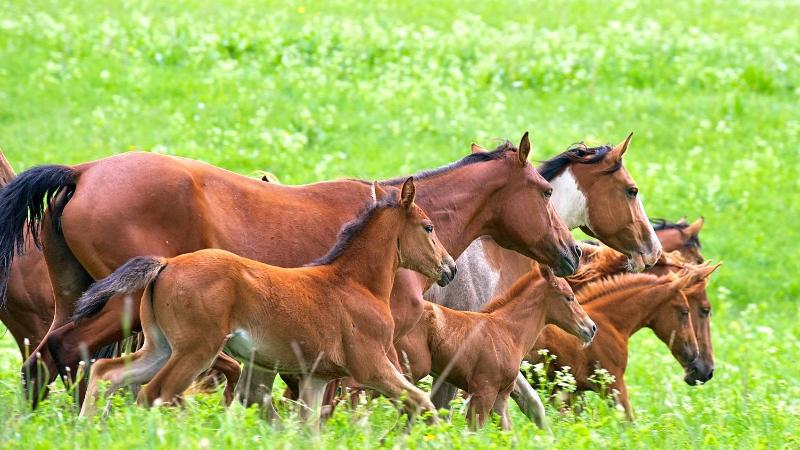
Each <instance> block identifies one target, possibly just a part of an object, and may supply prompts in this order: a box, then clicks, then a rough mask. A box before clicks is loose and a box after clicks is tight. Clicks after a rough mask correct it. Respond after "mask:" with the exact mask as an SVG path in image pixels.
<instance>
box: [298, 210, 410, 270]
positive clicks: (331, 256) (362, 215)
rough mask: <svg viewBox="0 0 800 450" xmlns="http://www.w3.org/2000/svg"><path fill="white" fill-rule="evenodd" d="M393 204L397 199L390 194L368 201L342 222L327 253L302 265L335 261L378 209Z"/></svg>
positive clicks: (325, 263) (324, 263) (317, 264)
mask: <svg viewBox="0 0 800 450" xmlns="http://www.w3.org/2000/svg"><path fill="white" fill-rule="evenodd" d="M395 206H397V199H396V198H395V196H394V195H391V194H389V195H387V196H386V197H384V198H382V199H381V200H378V201H377V202H370V203H369V204H368V205H367V206H365V207H364V208H363V209H362V210H361V211H360V212H359V213H358V215H357V216H356V218H355V219H353V220H351V221H350V222H347V223H346V224H344V226H343V227H342V229H341V230H340V231H339V235H338V236H337V237H336V243H335V244H334V245H333V247H331V249H330V250H328V253H326V254H325V255H324V256H321V257H319V258H317V259H315V260H314V261H311V262H310V263H308V264H305V265H304V267H311V266H324V265H327V264H331V263H332V262H334V261H336V259H337V258H338V257H339V256H341V255H342V253H344V251H345V250H347V248H348V247H350V244H352V243H353V239H355V237H356V236H358V234H359V233H361V231H362V230H363V229H364V227H366V226H367V224H368V223H369V222H370V220H371V219H372V218H373V216H375V214H376V213H377V212H378V211H380V210H382V209H385V208H391V207H395Z"/></svg>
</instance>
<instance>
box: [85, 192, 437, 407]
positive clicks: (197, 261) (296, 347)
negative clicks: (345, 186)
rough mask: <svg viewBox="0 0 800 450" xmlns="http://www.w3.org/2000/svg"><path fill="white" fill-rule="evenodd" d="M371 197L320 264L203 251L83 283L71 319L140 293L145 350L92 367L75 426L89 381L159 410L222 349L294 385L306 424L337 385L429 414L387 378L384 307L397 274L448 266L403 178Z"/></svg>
mask: <svg viewBox="0 0 800 450" xmlns="http://www.w3.org/2000/svg"><path fill="white" fill-rule="evenodd" d="M373 189H375V191H376V200H375V202H374V203H372V204H370V205H369V206H368V207H367V208H366V209H364V211H363V212H362V213H361V214H360V215H359V216H358V218H357V219H355V220H354V221H353V222H351V223H349V224H347V225H346V226H345V227H344V228H343V229H342V232H341V233H340V234H339V238H338V240H337V242H336V244H335V245H334V246H333V248H332V249H331V250H329V251H328V253H327V254H326V255H325V256H323V257H321V258H320V259H318V260H316V261H314V262H312V263H310V264H308V265H306V266H305V267H300V268H291V269H286V268H282V267H277V266H270V265H267V264H263V263H260V262H258V261H254V260H250V259H246V258H243V257H240V256H237V255H235V254H233V253H230V252H227V251H224V250H216V249H207V250H199V251H196V252H194V253H188V254H184V255H180V256H177V257H174V258H157V257H137V258H134V259H132V260H130V261H129V262H127V263H126V264H124V265H123V266H122V267H120V268H119V269H117V271H115V272H114V273H113V274H111V275H110V276H109V277H108V278H106V279H103V280H101V281H98V282H97V283H95V284H94V285H93V286H92V287H91V288H90V289H89V290H88V291H87V292H86V293H85V294H84V295H83V296H82V297H81V299H80V300H79V302H78V306H77V308H76V319H78V320H79V319H80V318H83V317H87V316H89V315H91V314H93V313H96V312H97V311H99V310H101V309H102V308H103V306H104V304H105V303H106V302H108V300H109V299H110V298H111V297H112V296H113V295H119V294H132V293H134V292H138V291H140V290H141V289H142V288H145V290H144V294H143V299H142V301H141V302H140V307H141V312H140V317H141V319H142V329H143V331H144V335H145V339H144V346H143V348H142V349H141V350H139V351H137V352H136V353H134V354H133V355H132V356H131V357H130V358H129V357H120V358H115V359H103V360H100V361H98V362H96V363H95V364H94V366H93V367H92V371H91V377H90V382H89V389H88V393H87V395H88V398H87V399H86V401H85V402H84V404H83V409H82V411H81V415H91V414H93V413H94V410H95V407H96V394H97V391H98V383H99V382H100V381H111V383H112V384H111V387H110V389H109V392H113V391H114V390H116V389H117V388H119V387H121V386H122V385H125V384H134V383H135V384H143V383H148V384H147V385H146V386H145V388H144V390H142V391H141V393H140V395H139V398H138V402H139V403H140V404H144V405H153V404H157V403H160V402H165V403H171V402H173V401H175V400H176V399H177V397H178V396H179V395H181V393H183V391H185V390H186V388H188V387H189V385H190V384H191V383H192V382H193V381H194V380H195V378H196V377H197V376H198V375H199V374H200V373H202V372H203V371H205V370H207V369H209V368H210V367H211V365H212V363H213V362H214V360H215V359H216V357H217V354H218V353H219V352H220V350H221V349H222V348H226V349H227V350H228V351H229V352H230V353H232V354H234V355H236V357H238V358H240V359H241V360H247V361H251V363H252V364H254V365H256V366H258V367H260V368H261V369H262V370H264V371H267V372H269V373H270V377H269V378H270V379H274V378H275V375H276V374H277V372H278V371H280V372H282V373H290V374H297V375H302V376H304V377H305V378H306V380H305V382H304V384H303V386H304V389H303V390H301V398H303V400H304V403H305V405H306V406H308V407H309V408H310V409H311V411H313V413H314V414H317V415H318V414H319V408H320V400H321V395H322V392H323V390H324V389H325V385H326V383H327V382H328V381H330V380H332V379H337V378H341V377H345V376H351V377H353V378H354V379H356V380H357V381H358V382H359V383H361V384H363V385H365V386H369V387H371V388H374V389H376V390H378V391H379V392H381V393H384V394H386V395H388V396H390V397H392V398H396V399H397V398H400V396H401V395H402V394H404V393H405V394H407V398H406V400H407V403H408V406H409V407H411V408H413V410H414V411H416V410H419V409H420V408H422V409H426V410H428V411H435V410H434V407H433V404H432V403H431V402H430V399H429V398H428V396H427V394H425V392H423V391H422V390H420V389H418V388H416V387H415V386H414V385H413V384H411V383H410V382H409V381H408V380H406V379H405V378H404V377H403V375H402V373H401V372H400V370H399V368H400V366H399V362H398V359H397V355H396V353H395V352H394V346H393V339H394V326H393V319H392V315H391V309H390V307H389V296H390V295H391V292H392V285H393V284H394V280H395V274H396V273H397V270H398V269H399V268H400V267H404V268H406V269H411V270H415V271H418V272H420V273H422V274H424V275H425V276H427V277H429V278H433V279H439V278H441V276H442V274H445V273H449V272H450V271H451V270H452V264H453V259H452V258H451V257H450V255H448V254H447V251H446V250H445V249H444V247H443V246H442V245H441V243H440V242H439V240H438V238H437V237H436V233H435V232H434V226H433V222H432V221H431V220H430V219H429V218H428V216H427V215H426V214H425V213H424V212H423V211H422V209H421V208H419V207H417V206H416V205H415V204H414V196H415V193H414V183H413V181H412V179H408V181H406V182H405V183H404V184H403V186H402V189H401V192H400V195H399V198H397V196H395V195H394V193H392V194H387V193H385V192H383V190H382V189H381V188H380V187H378V186H377V183H376V184H375V185H373ZM321 324H324V326H321ZM267 387H268V388H271V383H270V384H268V385H267Z"/></svg>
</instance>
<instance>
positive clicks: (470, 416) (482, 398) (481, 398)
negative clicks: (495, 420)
mask: <svg viewBox="0 0 800 450" xmlns="http://www.w3.org/2000/svg"><path fill="white" fill-rule="evenodd" d="M496 398H497V393H496V392H495V393H492V392H490V391H489V390H487V389H484V390H483V391H479V392H476V393H472V395H470V399H469V405H468V406H467V421H468V422H469V426H470V428H471V429H472V430H473V431H474V430H476V429H478V428H483V427H484V426H485V425H486V420H487V419H488V418H489V414H491V413H492V407H493V406H494V402H495V399H496Z"/></svg>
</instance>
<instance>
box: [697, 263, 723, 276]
mask: <svg viewBox="0 0 800 450" xmlns="http://www.w3.org/2000/svg"><path fill="white" fill-rule="evenodd" d="M710 263H711V261H706V263H705V266H702V267H700V268H698V269H697V271H698V272H699V275H700V277H701V278H700V279H701V280H705V279H706V278H708V277H710V276H711V274H712V273H714V271H716V270H717V269H719V266H721V265H722V262H718V263H716V264H714V265H713V266H712V265H711V264H710Z"/></svg>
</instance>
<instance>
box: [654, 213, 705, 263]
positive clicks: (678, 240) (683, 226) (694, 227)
mask: <svg viewBox="0 0 800 450" xmlns="http://www.w3.org/2000/svg"><path fill="white" fill-rule="evenodd" d="M651 222H652V223H653V228H654V229H655V230H656V233H657V234H658V238H659V240H660V241H661V245H662V247H663V248H664V251H665V252H672V251H679V252H681V254H682V255H683V256H685V257H686V258H687V259H688V260H689V261H692V262H694V263H696V264H702V263H703V261H705V259H704V258H703V255H702V254H701V253H700V248H701V247H702V246H701V245H700V230H702V229H703V224H704V223H705V219H704V218H703V217H700V218H699V219H697V220H695V221H694V222H692V223H687V222H686V220H685V219H680V220H679V221H677V222H670V221H668V220H665V219H651Z"/></svg>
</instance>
